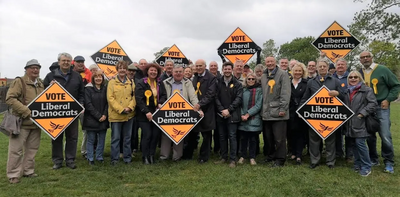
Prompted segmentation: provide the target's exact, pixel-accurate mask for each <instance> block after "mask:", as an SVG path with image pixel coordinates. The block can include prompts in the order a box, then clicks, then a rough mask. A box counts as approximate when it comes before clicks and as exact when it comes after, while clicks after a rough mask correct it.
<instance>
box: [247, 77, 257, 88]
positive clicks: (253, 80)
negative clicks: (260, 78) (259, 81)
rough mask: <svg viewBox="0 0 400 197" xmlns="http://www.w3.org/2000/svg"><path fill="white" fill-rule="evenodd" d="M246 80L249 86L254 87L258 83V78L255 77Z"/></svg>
mask: <svg viewBox="0 0 400 197" xmlns="http://www.w3.org/2000/svg"><path fill="white" fill-rule="evenodd" d="M246 80H247V85H248V86H252V85H254V84H255V83H256V78H255V77H254V76H249V77H247V79H246Z"/></svg>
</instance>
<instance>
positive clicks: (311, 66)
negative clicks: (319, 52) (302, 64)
mask: <svg viewBox="0 0 400 197" xmlns="http://www.w3.org/2000/svg"><path fill="white" fill-rule="evenodd" d="M307 69H308V73H309V74H310V75H313V74H314V73H315V72H316V71H317V66H316V63H315V62H314V61H310V62H308V65H307Z"/></svg>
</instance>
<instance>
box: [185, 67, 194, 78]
mask: <svg viewBox="0 0 400 197" xmlns="http://www.w3.org/2000/svg"><path fill="white" fill-rule="evenodd" d="M183 75H184V76H185V78H186V79H190V78H192V76H193V74H192V69H191V68H185V72H184V73H183Z"/></svg>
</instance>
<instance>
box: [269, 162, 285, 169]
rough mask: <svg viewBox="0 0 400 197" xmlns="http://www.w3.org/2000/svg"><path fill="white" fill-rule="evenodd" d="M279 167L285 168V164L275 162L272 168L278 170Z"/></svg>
mask: <svg viewBox="0 0 400 197" xmlns="http://www.w3.org/2000/svg"><path fill="white" fill-rule="evenodd" d="M278 167H283V164H280V163H276V162H274V163H273V164H272V166H271V168H278Z"/></svg>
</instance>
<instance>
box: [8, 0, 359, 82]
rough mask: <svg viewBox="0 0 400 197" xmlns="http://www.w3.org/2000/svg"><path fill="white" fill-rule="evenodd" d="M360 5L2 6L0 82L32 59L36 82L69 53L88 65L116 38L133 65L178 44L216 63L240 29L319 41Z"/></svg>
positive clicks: (275, 1) (313, 1)
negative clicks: (37, 71)
mask: <svg viewBox="0 0 400 197" xmlns="http://www.w3.org/2000/svg"><path fill="white" fill-rule="evenodd" d="M365 6H366V4H362V3H354V2H353V1H352V0H335V1H331V0H330V1H328V0H258V1H257V0H246V1H245V0H219V1H216V0H215V1H212V0H167V1H165V0H164V1H163V0H154V1H138V0H114V1H110V0H96V1H89V0H88V1H83V0H69V1H58V0H37V1H30V0H0V72H1V77H8V78H13V77H15V76H20V75H23V71H24V66H25V64H26V62H27V61H28V60H30V59H32V58H35V59H38V60H39V62H40V63H41V65H42V69H41V77H42V78H44V77H45V75H46V74H47V73H48V72H49V69H48V68H49V66H50V65H51V63H52V62H54V61H56V60H57V54H58V53H60V52H68V53H70V54H71V55H72V56H73V57H75V56H76V55H82V56H84V57H85V59H86V62H85V65H86V66H87V67H88V66H89V65H90V64H93V63H94V62H93V60H92V59H91V58H90V56H91V55H93V54H94V53H95V52H97V51H98V50H100V49H101V48H103V47H104V46H105V45H107V44H108V43H110V42H111V41H113V40H115V39H116V40H117V41H118V42H119V44H120V45H121V46H122V48H123V49H124V50H125V52H126V53H127V54H128V56H129V57H130V58H131V59H132V61H138V60H139V59H141V58H145V59H147V60H148V61H151V60H154V58H155V57H154V55H153V54H154V53H155V52H157V51H159V50H161V49H162V48H163V47H166V46H168V47H170V46H172V45H173V44H176V45H177V46H178V47H179V48H180V49H181V50H182V52H183V53H184V54H185V55H186V57H187V58H189V59H191V60H193V61H195V60H196V59H199V58H202V59H205V60H206V61H207V63H208V62H210V61H212V60H217V62H219V63H220V62H221V60H220V58H219V56H218V55H217V51H216V49H217V48H218V47H219V46H220V45H221V43H222V42H223V41H224V40H225V39H226V38H227V37H228V36H229V35H230V34H231V33H232V32H233V31H234V30H235V28H236V27H240V28H241V29H242V30H243V31H244V32H245V33H246V34H247V35H248V36H249V37H250V38H252V39H253V41H255V42H256V43H257V44H258V45H259V46H262V44H263V43H264V42H265V41H266V40H268V39H274V40H275V42H276V43H277V45H278V46H279V45H281V44H284V43H286V42H290V41H291V40H293V39H294V38H296V37H304V36H314V37H318V36H319V35H320V34H321V33H322V32H323V31H324V30H325V29H326V28H327V27H328V26H329V25H330V24H331V23H332V22H333V21H335V20H336V21H337V22H338V23H339V24H341V25H342V26H343V27H346V28H347V25H349V24H350V23H351V22H352V20H353V17H354V13H355V12H357V11H360V10H361V9H363V8H364V7H365Z"/></svg>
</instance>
